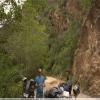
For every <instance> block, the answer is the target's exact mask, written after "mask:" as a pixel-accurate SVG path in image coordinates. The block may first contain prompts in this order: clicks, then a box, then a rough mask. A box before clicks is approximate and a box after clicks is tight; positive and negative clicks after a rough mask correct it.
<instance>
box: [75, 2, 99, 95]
mask: <svg viewBox="0 0 100 100" xmlns="http://www.w3.org/2000/svg"><path fill="white" fill-rule="evenodd" d="M73 75H74V77H76V79H79V80H80V82H81V85H82V86H83V90H84V91H88V93H89V94H90V95H92V96H96V97H97V96H99V97H100V0H96V1H95V5H94V6H93V7H92V9H91V10H90V12H89V15H88V16H87V19H86V21H85V23H84V25H83V28H82V33H81V36H80V40H79V44H78V48H77V50H76V52H75V57H74V64H73Z"/></svg>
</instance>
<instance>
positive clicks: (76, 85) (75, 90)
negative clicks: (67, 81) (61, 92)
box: [73, 81, 80, 98]
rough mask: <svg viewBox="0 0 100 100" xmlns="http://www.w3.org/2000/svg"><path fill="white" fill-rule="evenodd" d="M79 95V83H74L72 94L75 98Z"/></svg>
mask: <svg viewBox="0 0 100 100" xmlns="http://www.w3.org/2000/svg"><path fill="white" fill-rule="evenodd" d="M79 93H80V83H79V82H78V81H76V83H75V85H74V87H73V94H74V96H75V98H76V97H77V96H78V95H79Z"/></svg>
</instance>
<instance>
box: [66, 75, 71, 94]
mask: <svg viewBox="0 0 100 100" xmlns="http://www.w3.org/2000/svg"><path fill="white" fill-rule="evenodd" d="M67 85H68V87H69V94H70V96H71V92H72V80H71V79H70V77H69V76H68V77H67Z"/></svg>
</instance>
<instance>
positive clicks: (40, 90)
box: [34, 68, 46, 98]
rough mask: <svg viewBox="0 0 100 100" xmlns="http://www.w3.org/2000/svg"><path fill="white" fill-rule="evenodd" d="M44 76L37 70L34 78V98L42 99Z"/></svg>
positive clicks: (40, 70)
mask: <svg viewBox="0 0 100 100" xmlns="http://www.w3.org/2000/svg"><path fill="white" fill-rule="evenodd" d="M45 79H46V78H45V76H44V75H43V73H42V69H41V68H39V69H38V75H37V76H36V77H35V80H34V81H35V83H36V97H37V98H42V97H43V88H44V83H45Z"/></svg>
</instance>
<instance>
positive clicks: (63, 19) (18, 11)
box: [0, 0, 100, 97]
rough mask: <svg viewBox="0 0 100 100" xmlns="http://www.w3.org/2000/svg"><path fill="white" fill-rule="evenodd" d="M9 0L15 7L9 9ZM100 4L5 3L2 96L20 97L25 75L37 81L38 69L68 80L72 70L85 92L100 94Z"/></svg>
mask: <svg viewBox="0 0 100 100" xmlns="http://www.w3.org/2000/svg"><path fill="white" fill-rule="evenodd" d="M5 4H7V5H9V4H10V5H12V6H11V9H9V12H8V13H5V9H4V6H5ZM99 4H100V2H99V0H26V1H25V2H24V4H23V7H22V6H20V5H18V4H17V3H16V2H15V0H6V1H5V3H1V4H0V24H2V26H3V27H1V28H0V97H20V95H22V88H23V86H22V78H23V77H24V76H26V77H28V78H29V79H31V78H32V79H33V78H34V77H35V76H36V74H37V73H36V71H37V69H38V68H42V69H43V71H44V73H45V74H46V75H50V76H51V75H53V76H57V77H61V78H62V79H63V80H66V77H67V74H68V75H69V76H70V78H72V80H73V83H74V82H75V80H79V81H80V83H81V87H82V90H83V92H86V93H87V92H88V93H89V95H92V96H100V89H99V87H100V77H99V76H100V67H99V64H100V62H99V58H100V56H99V53H100V50H99V32H100V29H99V28H100V27H99V26H100V18H99V17H100V5H99ZM66 71H67V72H68V73H66ZM88 73H89V74H88ZM86 79H87V80H86ZM85 80H86V81H85Z"/></svg>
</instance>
